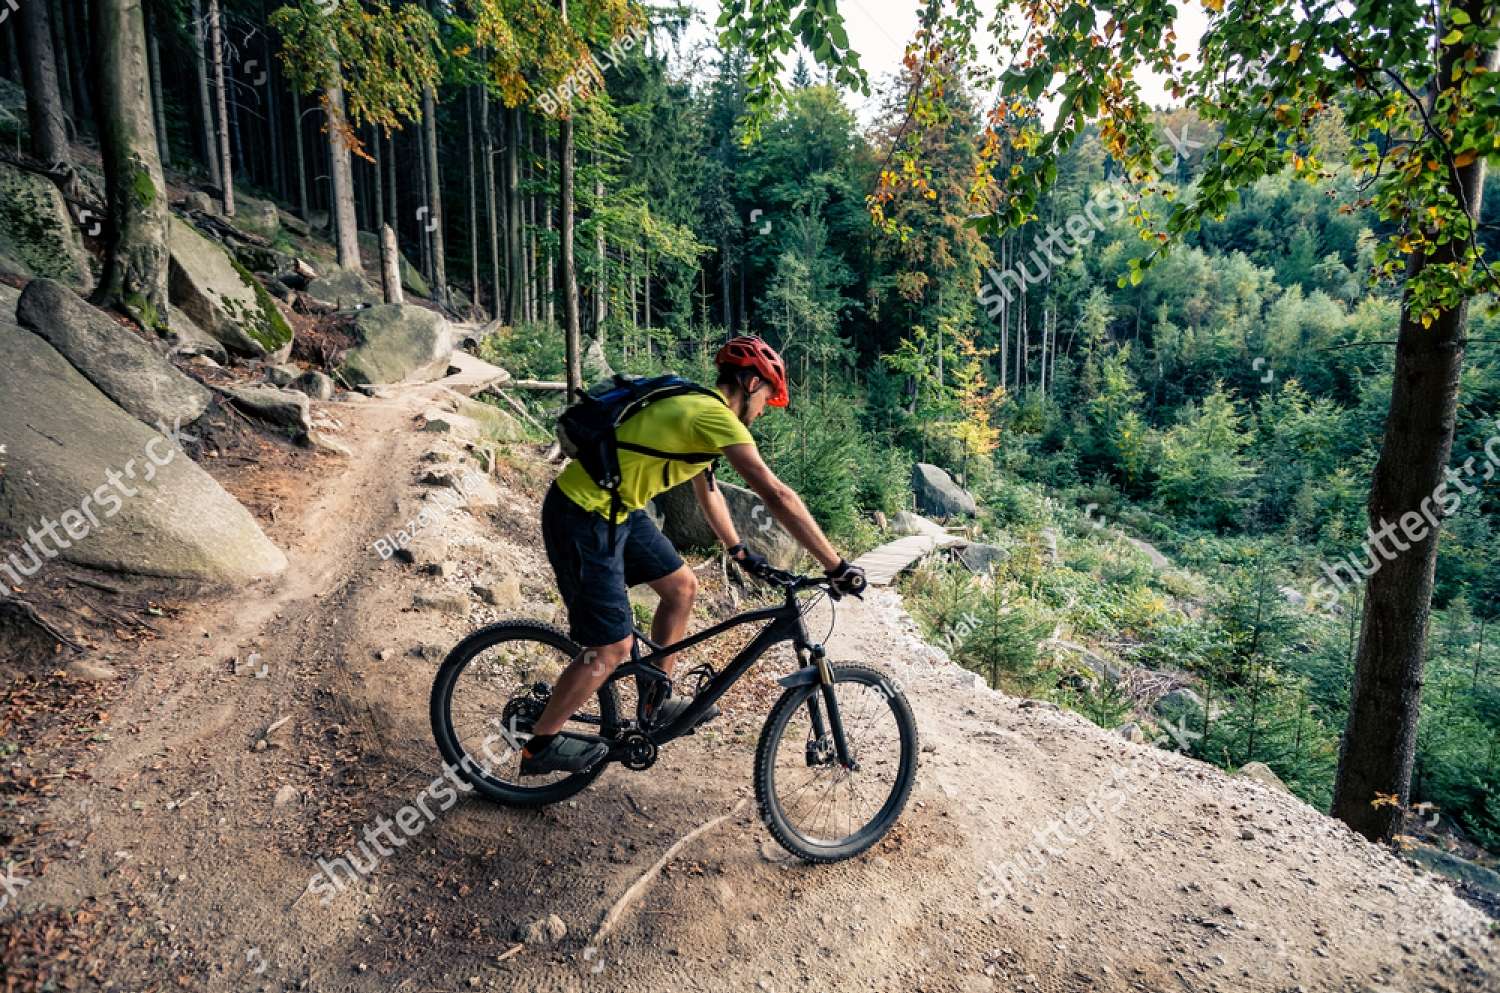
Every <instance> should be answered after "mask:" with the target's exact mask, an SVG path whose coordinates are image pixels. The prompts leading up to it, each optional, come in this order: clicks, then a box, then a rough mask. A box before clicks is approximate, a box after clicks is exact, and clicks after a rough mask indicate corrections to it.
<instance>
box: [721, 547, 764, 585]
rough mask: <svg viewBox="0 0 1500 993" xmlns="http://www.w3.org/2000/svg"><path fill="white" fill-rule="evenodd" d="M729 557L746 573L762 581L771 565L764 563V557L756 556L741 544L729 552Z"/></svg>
mask: <svg viewBox="0 0 1500 993" xmlns="http://www.w3.org/2000/svg"><path fill="white" fill-rule="evenodd" d="M729 557H730V558H732V559H734V561H735V563H736V564H737V565H738V566H739V567H740V568H741V569H743V570H745V572H746V573H748V574H749V575H751V576H755V577H756V578H758V579H764V578H765V577H766V575H767V573H768V572H769V570H770V568H771V563H770V562H768V561H766V557H765V556H764V555H757V554H755V553H754V552H752V551H750V549H748V548H746V547H745V546H744V544H743V543H741V544H738V545H735V546H734V547H733V548H731V549H730V550H729Z"/></svg>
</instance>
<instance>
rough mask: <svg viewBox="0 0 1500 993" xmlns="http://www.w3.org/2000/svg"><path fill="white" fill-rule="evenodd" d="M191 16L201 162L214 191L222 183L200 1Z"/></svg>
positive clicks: (195, 2)
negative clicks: (196, 78)
mask: <svg viewBox="0 0 1500 993" xmlns="http://www.w3.org/2000/svg"><path fill="white" fill-rule="evenodd" d="M192 16H193V63H194V70H195V74H196V75H197V77H198V120H199V123H200V124H201V125H202V126H201V127H200V129H199V132H198V137H199V139H200V141H201V142H202V145H203V148H202V152H203V161H204V162H205V163H207V165H208V181H209V183H210V184H211V185H212V186H213V188H214V189H218V188H219V187H220V185H222V181H221V180H220V178H219V152H218V147H219V146H218V142H217V141H216V140H215V138H214V112H213V104H212V103H211V102H210V100H209V90H208V56H207V54H206V53H205V50H204V44H203V35H204V32H205V31H206V30H207V29H208V26H207V24H205V23H204V21H203V4H202V2H201V0H193V2H192Z"/></svg>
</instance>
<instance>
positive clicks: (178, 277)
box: [169, 216, 292, 358]
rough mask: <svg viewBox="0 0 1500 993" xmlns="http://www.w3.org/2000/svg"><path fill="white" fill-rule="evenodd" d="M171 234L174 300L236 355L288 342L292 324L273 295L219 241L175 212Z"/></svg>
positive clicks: (272, 350)
mask: <svg viewBox="0 0 1500 993" xmlns="http://www.w3.org/2000/svg"><path fill="white" fill-rule="evenodd" d="M170 240H171V250H172V259H171V265H170V268H169V272H170V278H169V288H170V293H171V301H172V305H173V306H175V307H181V308H182V309H183V311H184V312H186V314H187V316H188V317H189V318H190V319H192V321H193V323H194V324H196V325H198V327H200V328H202V329H203V330H204V331H207V332H208V333H209V334H211V335H213V337H215V338H216V339H218V340H219V341H221V342H223V343H224V346H225V347H226V348H228V349H229V350H230V351H231V352H234V353H236V354H238V355H245V356H249V357H250V358H261V357H262V356H266V355H274V354H276V353H277V352H281V351H284V350H286V349H287V348H288V347H289V346H290V345H291V343H292V327H291V325H290V324H288V323H287V321H286V318H285V317H284V316H282V313H281V311H280V310H279V309H278V308H277V306H276V301H274V300H272V299H271V294H269V293H267V292H266V289H265V287H264V286H261V285H260V283H258V282H257V281H256V279H255V277H254V276H252V275H250V273H248V272H247V271H245V267H244V266H242V265H240V264H239V263H238V262H236V261H235V260H234V259H232V258H231V257H230V255H229V252H228V251H226V250H225V249H224V247H223V246H222V245H220V244H218V243H217V242H214V241H211V240H209V239H208V238H205V237H204V236H203V235H201V234H199V233H198V230H197V229H196V228H194V227H193V226H192V225H191V224H188V223H187V222H186V221H183V220H182V219H181V218H179V217H176V216H174V217H173V218H172V225H171V231H170Z"/></svg>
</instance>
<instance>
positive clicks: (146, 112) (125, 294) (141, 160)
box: [95, 0, 168, 328]
mask: <svg viewBox="0 0 1500 993" xmlns="http://www.w3.org/2000/svg"><path fill="white" fill-rule="evenodd" d="M95 10H96V12H97V14H96V20H97V23H96V36H95V37H96V38H97V44H98V48H99V75H100V83H101V85H100V87H99V96H100V100H101V103H100V107H99V112H100V118H99V136H100V145H101V152H102V153H103V159H104V179H105V188H106V196H107V199H108V202H109V208H108V209H109V230H108V234H107V243H108V255H107V257H106V261H105V268H104V277H103V279H101V280H100V283H99V291H98V294H97V296H96V302H98V303H99V304H100V305H101V306H110V307H117V308H119V309H121V310H123V311H124V312H125V313H128V314H129V315H130V316H131V317H132V318H133V319H134V320H135V321H136V322H137V323H139V324H141V325H142V326H143V327H151V328H162V327H165V326H166V323H167V258H168V252H167V217H168V214H167V185H166V182H165V181H164V180H163V178H162V172H161V162H160V161H159V160H158V159H157V157H156V133H155V132H156V129H155V128H154V127H153V126H152V121H151V89H150V86H151V84H150V78H149V72H148V70H147V67H146V28H145V22H144V20H143V19H142V16H141V0H100V2H99V3H98V4H97V5H96V7H95Z"/></svg>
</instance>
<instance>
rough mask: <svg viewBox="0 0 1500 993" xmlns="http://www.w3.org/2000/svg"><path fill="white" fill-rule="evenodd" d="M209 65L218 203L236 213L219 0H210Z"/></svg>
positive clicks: (222, 27)
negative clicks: (214, 114)
mask: <svg viewBox="0 0 1500 993" xmlns="http://www.w3.org/2000/svg"><path fill="white" fill-rule="evenodd" d="M208 47H209V53H208V58H209V65H210V66H211V67H212V69H213V88H214V106H215V108H216V109H217V111H218V126H217V128H216V131H217V134H218V142H217V146H216V147H217V149H218V156H219V171H218V180H217V183H218V187H219V204H220V208H221V209H222V210H223V211H224V216H225V217H233V216H234V166H233V165H232V164H231V160H230V157H229V106H228V103H227V102H226V101H227V96H226V94H225V92H224V25H223V14H222V12H221V11H220V9H219V0H208Z"/></svg>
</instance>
